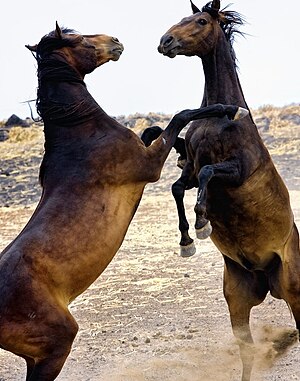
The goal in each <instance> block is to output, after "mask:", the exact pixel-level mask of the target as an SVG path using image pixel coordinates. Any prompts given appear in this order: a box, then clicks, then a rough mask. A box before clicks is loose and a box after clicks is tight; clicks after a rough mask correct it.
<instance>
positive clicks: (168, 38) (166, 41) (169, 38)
mask: <svg viewBox="0 0 300 381" xmlns="http://www.w3.org/2000/svg"><path fill="white" fill-rule="evenodd" d="M173 40H174V37H172V36H170V35H166V36H164V37H162V39H161V45H162V46H163V47H165V48H166V47H168V46H170V45H171V44H172V42H173Z"/></svg>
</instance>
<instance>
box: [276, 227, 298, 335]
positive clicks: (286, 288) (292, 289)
mask: <svg viewBox="0 0 300 381" xmlns="http://www.w3.org/2000/svg"><path fill="white" fill-rule="evenodd" d="M278 279H279V289H280V296H281V297H282V298H283V299H284V300H285V301H286V302H287V303H288V305H289V306H290V309H291V311H292V314H293V316H294V319H295V322H296V327H297V329H298V332H299V331H300V248H299V233H298V230H297V227H296V225H295V224H294V227H293V229H292V232H291V234H290V236H289V238H288V240H287V242H286V244H285V247H284V250H283V260H282V263H281V267H280V270H279V278H278Z"/></svg>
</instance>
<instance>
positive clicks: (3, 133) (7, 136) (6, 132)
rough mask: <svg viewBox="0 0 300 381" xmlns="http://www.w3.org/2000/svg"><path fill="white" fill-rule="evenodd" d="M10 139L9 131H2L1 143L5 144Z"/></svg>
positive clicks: (0, 132) (0, 135) (0, 130)
mask: <svg viewBox="0 0 300 381" xmlns="http://www.w3.org/2000/svg"><path fill="white" fill-rule="evenodd" d="M8 138H9V133H8V131H7V130H3V129H0V142H4V141H5V140H7V139H8Z"/></svg>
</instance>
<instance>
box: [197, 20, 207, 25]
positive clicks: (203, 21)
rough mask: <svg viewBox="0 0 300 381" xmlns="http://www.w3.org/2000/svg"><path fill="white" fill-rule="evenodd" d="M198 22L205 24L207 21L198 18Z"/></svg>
mask: <svg viewBox="0 0 300 381" xmlns="http://www.w3.org/2000/svg"><path fill="white" fill-rule="evenodd" d="M198 24H200V25H206V24H207V21H206V20H205V19H200V20H198Z"/></svg>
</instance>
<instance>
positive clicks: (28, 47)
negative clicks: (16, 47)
mask: <svg viewBox="0 0 300 381" xmlns="http://www.w3.org/2000/svg"><path fill="white" fill-rule="evenodd" d="M25 48H27V49H29V50H30V51H31V52H36V51H37V45H25Z"/></svg>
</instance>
